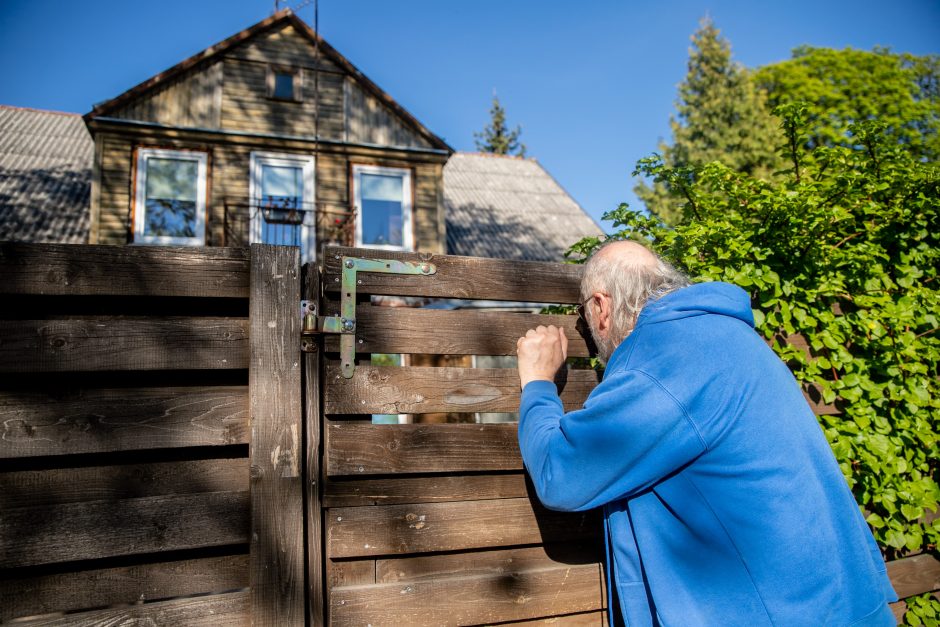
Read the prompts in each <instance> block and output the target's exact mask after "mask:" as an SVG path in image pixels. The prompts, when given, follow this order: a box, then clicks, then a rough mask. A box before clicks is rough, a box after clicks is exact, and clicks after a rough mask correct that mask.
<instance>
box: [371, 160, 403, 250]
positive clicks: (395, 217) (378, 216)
mask: <svg viewBox="0 0 940 627" xmlns="http://www.w3.org/2000/svg"><path fill="white" fill-rule="evenodd" d="M403 178H404V177H403V176H401V175H389V174H367V173H365V172H363V173H362V174H361V175H360V186H361V191H360V194H361V198H360V202H361V205H360V208H361V211H362V245H364V246H369V245H373V244H378V245H384V246H404V238H403V235H402V232H403V228H402V223H403V220H404V208H403V204H404V183H403Z"/></svg>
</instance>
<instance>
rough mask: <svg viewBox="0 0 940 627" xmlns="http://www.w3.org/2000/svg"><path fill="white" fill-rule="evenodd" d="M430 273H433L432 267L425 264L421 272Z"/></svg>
mask: <svg viewBox="0 0 940 627" xmlns="http://www.w3.org/2000/svg"><path fill="white" fill-rule="evenodd" d="M430 271H431V266H429V265H428V264H424V265H423V266H421V272H423V273H425V274H427V273H428V272H430Z"/></svg>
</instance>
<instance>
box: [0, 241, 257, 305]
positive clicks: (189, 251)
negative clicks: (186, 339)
mask: <svg viewBox="0 0 940 627" xmlns="http://www.w3.org/2000/svg"><path fill="white" fill-rule="evenodd" d="M0 294H34V295H56V296H78V295H82V296H200V297H202V296H217V297H228V298H247V297H248V251H247V250H246V249H244V248H214V247H209V248H188V247H162V246H88V245H68V244H20V243H12V242H4V243H0Z"/></svg>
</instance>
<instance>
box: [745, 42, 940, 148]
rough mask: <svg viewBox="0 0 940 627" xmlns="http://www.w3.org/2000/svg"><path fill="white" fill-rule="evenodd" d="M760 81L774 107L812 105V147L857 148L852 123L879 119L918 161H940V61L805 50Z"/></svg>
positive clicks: (762, 72) (760, 75) (880, 52)
mask: <svg viewBox="0 0 940 627" xmlns="http://www.w3.org/2000/svg"><path fill="white" fill-rule="evenodd" d="M754 81H755V82H756V84H757V86H758V87H759V88H760V89H762V90H764V91H766V93H767V97H768V102H769V104H770V105H771V106H777V105H781V104H790V103H795V102H803V103H805V106H806V115H807V121H808V128H807V132H806V146H807V148H814V147H816V146H847V147H851V146H853V145H855V143H856V141H857V140H856V139H855V138H854V137H852V136H851V134H850V132H849V126H850V125H852V124H855V123H859V122H863V121H865V120H870V119H878V120H879V121H880V122H881V123H882V124H884V125H885V126H886V135H887V137H888V138H893V139H894V140H895V141H897V142H898V144H900V146H901V147H902V148H906V149H907V150H908V151H909V152H910V153H911V154H912V156H914V157H915V158H920V159H924V160H926V161H938V160H940V56H937V55H929V56H924V57H917V56H913V55H909V54H894V53H891V52H890V51H888V50H886V49H878V48H876V49H875V50H874V51H872V52H868V51H864V50H853V49H851V48H846V49H844V50H832V49H829V48H812V47H809V46H802V47H799V48H797V49H795V50H794V51H793V58H792V59H789V60H787V61H782V62H780V63H774V64H772V65H768V66H765V67H763V68H760V69H758V70H757V71H756V72H755V73H754Z"/></svg>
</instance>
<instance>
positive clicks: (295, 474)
mask: <svg viewBox="0 0 940 627" xmlns="http://www.w3.org/2000/svg"><path fill="white" fill-rule="evenodd" d="M250 291H251V293H250V305H249V322H250V337H249V350H250V358H249V369H248V392H249V415H250V420H251V443H250V448H249V456H250V462H251V484H250V485H251V544H250V552H251V555H250V560H249V563H250V573H249V582H250V585H251V622H252V624H253V625H277V626H280V625H303V624H304V559H303V555H304V544H303V534H304V529H303V484H302V471H301V468H302V463H303V448H302V442H301V438H302V429H301V427H302V423H301V420H302V417H301V400H300V392H301V387H300V385H301V381H300V371H301V369H300V303H299V300H300V299H299V296H300V254H299V250H298V249H297V248H294V247H286V246H266V245H261V244H253V245H252V246H251V278H250Z"/></svg>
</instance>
